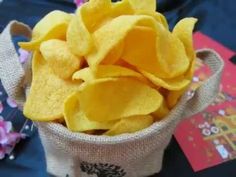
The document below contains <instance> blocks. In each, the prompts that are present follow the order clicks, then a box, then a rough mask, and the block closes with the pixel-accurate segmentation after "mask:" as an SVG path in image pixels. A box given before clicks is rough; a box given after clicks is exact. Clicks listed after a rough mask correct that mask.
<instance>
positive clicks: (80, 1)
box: [74, 0, 86, 6]
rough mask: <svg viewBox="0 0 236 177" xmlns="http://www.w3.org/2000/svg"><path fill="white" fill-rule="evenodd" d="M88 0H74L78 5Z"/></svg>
mask: <svg viewBox="0 0 236 177" xmlns="http://www.w3.org/2000/svg"><path fill="white" fill-rule="evenodd" d="M85 1H86V0H74V3H75V4H76V5H77V6H81V5H82V4H83V3H84V2H85Z"/></svg>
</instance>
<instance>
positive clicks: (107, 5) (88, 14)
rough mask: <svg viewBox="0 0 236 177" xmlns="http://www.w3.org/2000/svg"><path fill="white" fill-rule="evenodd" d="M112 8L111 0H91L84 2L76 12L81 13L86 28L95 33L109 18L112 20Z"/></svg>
mask: <svg viewBox="0 0 236 177" xmlns="http://www.w3.org/2000/svg"><path fill="white" fill-rule="evenodd" d="M111 10H112V3H111V0H90V1H89V2H87V3H85V4H83V5H82V6H81V7H80V8H79V9H78V10H77V11H76V14H81V17H82V20H83V22H84V24H85V26H86V28H87V29H88V31H89V32H90V33H93V32H94V31H96V30H97V29H98V28H99V27H100V26H101V25H102V24H104V23H105V22H106V21H107V20H110V13H111Z"/></svg>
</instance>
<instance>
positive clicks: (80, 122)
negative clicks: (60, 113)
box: [64, 93, 117, 132]
mask: <svg viewBox="0 0 236 177" xmlns="http://www.w3.org/2000/svg"><path fill="white" fill-rule="evenodd" d="M64 118H65V121H66V125H67V128H68V129H69V130H71V131H74V132H83V131H90V130H108V129H110V128H112V127H113V125H114V124H115V123H116V122H117V121H109V122H96V121H91V120H89V119H88V118H87V117H86V115H85V114H84V113H83V112H82V111H81V110H80V104H79V97H78V93H73V94H72V95H70V96H69V97H68V98H67V99H66V101H65V103H64Z"/></svg>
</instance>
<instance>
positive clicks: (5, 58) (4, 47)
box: [0, 21, 31, 108]
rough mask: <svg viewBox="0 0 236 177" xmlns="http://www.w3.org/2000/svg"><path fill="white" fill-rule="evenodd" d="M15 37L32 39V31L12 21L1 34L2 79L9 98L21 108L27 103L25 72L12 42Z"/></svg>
mask: <svg viewBox="0 0 236 177" xmlns="http://www.w3.org/2000/svg"><path fill="white" fill-rule="evenodd" d="M13 35H23V36H25V37H28V38H31V29H30V27H29V26H27V25H25V24H23V23H20V22H18V21H11V22H10V23H9V24H8V25H7V27H6V28H5V29H4V30H3V32H2V33H1V34H0V79H1V81H2V84H3V86H4V88H5V90H6V92H7V94H8V96H9V97H11V98H13V99H14V100H15V101H16V103H17V104H18V106H20V107H19V108H21V107H22V106H23V104H24V102H25V94H24V88H23V82H24V75H25V72H24V69H23V67H22V65H21V63H20V61H19V57H18V54H17V52H16V49H15V46H14V43H13V42H12V36H13Z"/></svg>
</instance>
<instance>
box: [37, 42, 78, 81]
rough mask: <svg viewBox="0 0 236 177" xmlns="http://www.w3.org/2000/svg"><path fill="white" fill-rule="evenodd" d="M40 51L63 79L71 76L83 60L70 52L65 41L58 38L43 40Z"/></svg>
mask: <svg viewBox="0 0 236 177" xmlns="http://www.w3.org/2000/svg"><path fill="white" fill-rule="evenodd" d="M40 51H41V53H42V55H43V57H44V59H45V60H46V61H47V62H48V64H49V66H50V67H51V68H52V70H53V71H54V73H55V74H56V75H58V76H59V77H61V78H62V79H69V78H71V76H72V74H73V73H74V72H75V71H76V70H78V69H79V67H80V65H81V62H82V59H81V58H78V57H76V56H75V55H73V54H72V53H71V52H70V50H69V49H68V47H67V44H66V42H65V41H61V40H58V39H51V40H48V41H45V42H43V43H42V44H41V46H40Z"/></svg>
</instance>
